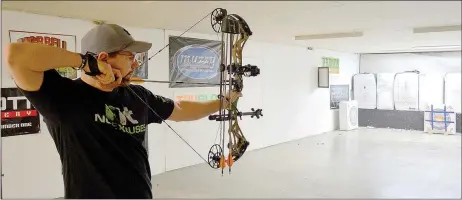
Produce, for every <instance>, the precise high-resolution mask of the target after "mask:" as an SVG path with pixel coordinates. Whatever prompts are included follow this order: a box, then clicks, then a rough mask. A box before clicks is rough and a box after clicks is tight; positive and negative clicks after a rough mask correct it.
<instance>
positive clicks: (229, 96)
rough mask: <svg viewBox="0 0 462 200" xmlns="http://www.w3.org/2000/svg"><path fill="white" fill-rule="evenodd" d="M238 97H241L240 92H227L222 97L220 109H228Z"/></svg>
mask: <svg viewBox="0 0 462 200" xmlns="http://www.w3.org/2000/svg"><path fill="white" fill-rule="evenodd" d="M239 97H242V93H240V92H233V91H231V92H227V93H226V94H225V95H224V99H223V104H222V105H221V106H222V108H229V107H230V105H231V104H233V103H234V102H235V101H236V100H237V99H238V98H239Z"/></svg>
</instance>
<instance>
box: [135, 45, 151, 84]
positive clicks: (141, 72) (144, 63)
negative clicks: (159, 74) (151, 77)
mask: <svg viewBox="0 0 462 200" xmlns="http://www.w3.org/2000/svg"><path fill="white" fill-rule="evenodd" d="M148 59H149V58H148V52H144V53H137V54H136V56H135V60H136V62H138V65H139V67H138V68H137V69H135V71H134V72H133V75H132V77H133V78H141V79H147V78H148Z"/></svg>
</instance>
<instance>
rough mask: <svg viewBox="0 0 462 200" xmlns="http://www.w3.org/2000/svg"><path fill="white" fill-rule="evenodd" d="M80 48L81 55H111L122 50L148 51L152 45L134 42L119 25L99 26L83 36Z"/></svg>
mask: <svg viewBox="0 0 462 200" xmlns="http://www.w3.org/2000/svg"><path fill="white" fill-rule="evenodd" d="M81 46H82V48H81V53H82V54H85V53H87V52H90V53H94V54H98V53H100V52H107V53H112V52H116V51H122V50H124V51H131V52H135V53H141V52H146V51H148V50H149V49H150V48H151V46H152V44H151V43H148V42H142V41H135V39H133V37H132V36H131V35H130V33H129V32H128V31H127V30H125V29H124V28H123V27H121V26H119V25H116V24H100V25H98V26H96V27H94V28H93V29H91V30H90V31H88V33H87V34H85V36H83V38H82V42H81Z"/></svg>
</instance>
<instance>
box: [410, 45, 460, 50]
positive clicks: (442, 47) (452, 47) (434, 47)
mask: <svg viewBox="0 0 462 200" xmlns="http://www.w3.org/2000/svg"><path fill="white" fill-rule="evenodd" d="M412 49H415V50H418V49H460V45H440V46H414V47H412Z"/></svg>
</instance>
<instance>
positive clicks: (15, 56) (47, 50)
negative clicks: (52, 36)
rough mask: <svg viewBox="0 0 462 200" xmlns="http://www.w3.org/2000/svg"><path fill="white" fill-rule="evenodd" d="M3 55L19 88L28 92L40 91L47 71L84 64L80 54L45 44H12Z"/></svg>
mask: <svg viewBox="0 0 462 200" xmlns="http://www.w3.org/2000/svg"><path fill="white" fill-rule="evenodd" d="M3 53H4V56H5V60H6V62H7V63H8V65H7V66H8V69H9V71H10V73H11V76H12V77H13V79H14V80H15V82H16V84H17V85H18V87H20V88H21V89H23V90H26V91H37V90H39V89H40V86H41V85H42V82H43V77H44V76H43V74H44V72H45V71H47V70H50V69H56V68H61V67H79V66H80V65H81V63H82V59H81V57H80V55H79V54H78V53H74V52H70V51H67V50H65V49H62V48H58V47H53V46H49V45H44V44H34V43H11V44H8V45H6V46H5V47H4V50H3ZM85 68H88V65H86V66H85ZM86 71H88V69H87V70H86Z"/></svg>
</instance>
